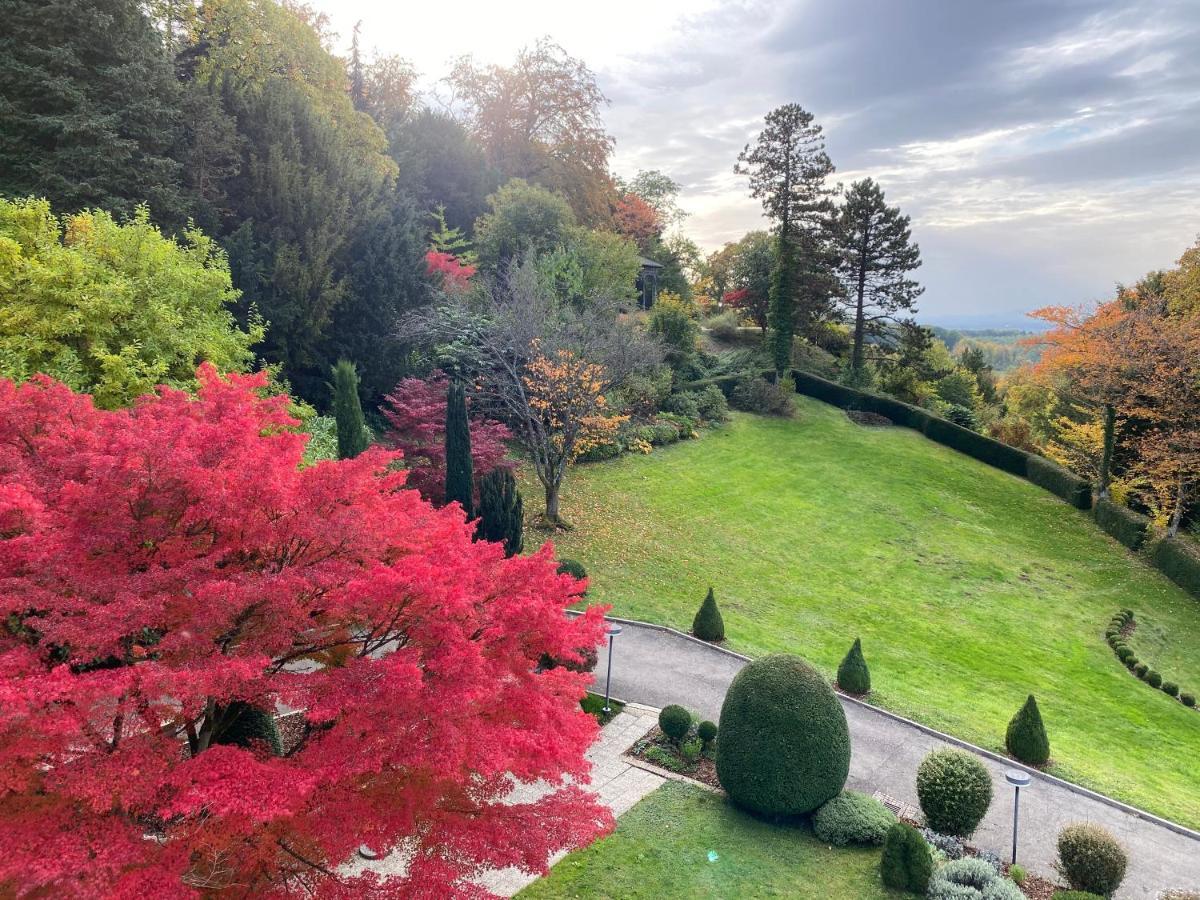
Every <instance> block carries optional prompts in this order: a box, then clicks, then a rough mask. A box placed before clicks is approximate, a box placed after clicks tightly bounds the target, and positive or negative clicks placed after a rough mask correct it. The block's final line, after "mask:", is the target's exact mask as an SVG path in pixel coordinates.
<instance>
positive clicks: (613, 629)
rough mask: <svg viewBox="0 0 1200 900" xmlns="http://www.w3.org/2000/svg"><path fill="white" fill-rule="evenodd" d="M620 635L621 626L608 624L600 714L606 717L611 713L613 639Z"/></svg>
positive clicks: (612, 623) (613, 623)
mask: <svg viewBox="0 0 1200 900" xmlns="http://www.w3.org/2000/svg"><path fill="white" fill-rule="evenodd" d="M620 633H621V626H620V625H618V624H617V623H616V622H610V623H609V625H608V632H607V634H608V675H607V676H606V677H605V679H604V709H603V710H602V712H603V713H604V714H605V715H606V716H607V715H608V714H609V713H611V712H612V709H611V708H610V707H609V701H608V698H609V688H610V687H611V686H612V657H613V638H615V637H616V636H617V635H618V634H620Z"/></svg>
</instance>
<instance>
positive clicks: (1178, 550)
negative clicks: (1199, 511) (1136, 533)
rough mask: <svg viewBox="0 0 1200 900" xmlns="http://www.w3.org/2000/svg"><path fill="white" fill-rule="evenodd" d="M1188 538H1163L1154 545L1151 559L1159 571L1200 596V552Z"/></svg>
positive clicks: (1194, 594) (1191, 592)
mask: <svg viewBox="0 0 1200 900" xmlns="http://www.w3.org/2000/svg"><path fill="white" fill-rule="evenodd" d="M1189 543H1190V541H1189V540H1188V539H1187V538H1178V537H1168V538H1163V539H1162V540H1161V541H1159V542H1158V544H1157V545H1156V546H1155V547H1154V551H1153V553H1152V554H1151V557H1150V558H1151V561H1152V562H1153V563H1154V567H1155V568H1156V569H1158V571H1160V572H1162V573H1163V574H1164V575H1166V576H1167V577H1168V578H1170V579H1171V580H1172V581H1173V582H1175V583H1176V584H1177V585H1179V586H1180V587H1181V588H1183V589H1184V590H1185V591H1187V592H1188V593H1190V594H1192V595H1193V596H1197V597H1200V553H1198V552H1197V551H1196V549H1195V548H1193V547H1190V546H1189Z"/></svg>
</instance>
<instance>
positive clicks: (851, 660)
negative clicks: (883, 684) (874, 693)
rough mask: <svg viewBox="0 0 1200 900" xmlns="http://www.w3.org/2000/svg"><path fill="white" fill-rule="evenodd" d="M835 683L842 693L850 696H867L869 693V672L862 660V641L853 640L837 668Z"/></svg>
mask: <svg viewBox="0 0 1200 900" xmlns="http://www.w3.org/2000/svg"><path fill="white" fill-rule="evenodd" d="M837 683H838V687H840V688H841V689H842V690H843V691H846V692H847V693H850V694H869V693H870V692H871V671H870V670H869V669H868V668H867V661H866V660H865V659H864V658H863V652H862V641H861V640H860V639H859V638H855V639H854V643H853V644H852V645H851V647H850V650H849V651H848V652H847V653H846V658H845V659H843V660H842V664H841V665H840V666H838V670H837Z"/></svg>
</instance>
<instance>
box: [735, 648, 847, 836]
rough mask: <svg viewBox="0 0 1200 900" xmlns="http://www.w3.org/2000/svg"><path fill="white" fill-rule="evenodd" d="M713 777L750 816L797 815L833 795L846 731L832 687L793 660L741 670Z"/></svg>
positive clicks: (843, 770) (841, 776)
mask: <svg viewBox="0 0 1200 900" xmlns="http://www.w3.org/2000/svg"><path fill="white" fill-rule="evenodd" d="M716 764H717V777H718V778H719V779H720V781H721V786H722V787H723V788H725V790H726V792H727V793H728V794H729V797H730V799H731V800H733V801H734V802H735V803H737V804H738V805H739V806H742V807H744V808H746V809H748V810H751V811H752V812H757V813H761V814H764V815H772V816H792V815H802V814H804V813H809V812H812V811H813V810H814V809H816V808H817V807H818V806H820V805H821V804H822V803H824V802H825V801H826V800H829V799H831V798H832V797H836V796H837V795H838V793H839V792H840V791H841V790H842V788H843V787H844V786H845V784H846V776H847V775H848V774H849V772H850V729H849V728H848V726H847V725H846V714H845V713H844V712H843V711H842V705H841V704H840V703H839V702H838V699H837V695H836V694H834V692H833V689H832V688H831V687H830V686H829V684H828V683H827V682H826V681H825V679H824V678H822V677H821V674H820V673H819V672H818V671H817V670H816V669H814V668H813V667H812V666H810V665H809V664H808V663H806V662H805V661H804V660H802V659H800V658H799V657H798V656H785V655H775V656H767V657H764V658H763V659H759V660H755V661H753V662H751V663H749V664H748V665H746V666H745V667H744V668H743V669H742V670H741V671H740V672H738V674H737V676H736V677H735V678H734V679H733V684H731V685H730V686H729V691H728V693H726V695H725V702H724V703H723V704H722V706H721V740H720V741H719V742H718V743H717V754H716Z"/></svg>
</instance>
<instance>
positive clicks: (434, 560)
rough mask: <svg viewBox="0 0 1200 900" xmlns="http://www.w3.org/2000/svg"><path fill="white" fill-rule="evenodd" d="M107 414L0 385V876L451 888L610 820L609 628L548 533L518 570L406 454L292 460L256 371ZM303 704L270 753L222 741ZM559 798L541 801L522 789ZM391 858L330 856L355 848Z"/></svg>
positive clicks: (414, 891) (252, 890)
mask: <svg viewBox="0 0 1200 900" xmlns="http://www.w3.org/2000/svg"><path fill="white" fill-rule="evenodd" d="M199 381H200V390H199V395H198V397H193V396H190V395H188V394H185V393H183V392H181V391H176V390H173V389H163V391H162V392H161V394H160V396H159V397H158V398H157V399H154V400H150V401H147V402H144V403H141V404H139V405H138V406H136V407H134V408H133V409H128V410H119V411H114V412H104V411H100V410H97V409H96V408H95V407H94V406H93V405H92V403H91V401H90V400H89V399H88V398H87V397H83V396H79V395H76V394H73V393H71V391H70V390H69V389H68V388H66V387H65V386H63V385H61V384H58V383H54V382H51V381H49V380H48V379H44V378H38V379H35V380H33V381H30V382H27V383H26V384H24V385H22V386H20V387H18V386H16V385H14V384H13V383H12V382H10V381H7V380H0V484H3V488H0V622H3V623H4V624H3V626H0V669H2V671H3V678H2V680H0V771H3V772H4V773H5V775H4V790H3V792H0V845H2V846H3V847H4V853H3V854H0V884H3V885H4V886H5V889H6V891H8V892H10V893H18V894H29V895H37V896H57V897H100V896H104V897H119V896H185V895H188V896H190V895H194V894H206V895H220V894H223V893H225V892H229V893H237V894H239V895H248V896H280V897H282V896H296V895H300V894H304V895H311V896H317V897H347V896H364V895H367V894H379V895H381V896H395V897H400V896H405V897H411V896H450V895H452V894H455V893H458V892H461V891H463V890H464V888H463V881H462V880H463V879H466V878H470V877H471V876H473V875H477V874H478V873H479V872H480V871H481V870H483V869H487V868H492V867H504V866H509V865H513V866H517V867H519V868H521V869H524V870H528V871H533V872H537V871H541V870H544V868H545V866H546V864H547V861H548V859H549V857H550V854H552V853H553V852H555V851H556V850H559V849H565V848H570V847H575V846H578V845H580V844H581V843H584V842H586V841H588V840H591V839H592V838H593V837H595V836H596V834H597V833H598V832H601V831H603V830H604V829H605V828H606V827H608V826H609V825H610V823H611V817H610V815H609V814H608V812H607V811H605V810H604V809H603V808H602V807H600V806H599V805H598V804H597V803H596V802H595V801H594V800H593V799H592V798H591V797H590V796H589V795H587V794H586V793H585V792H584V791H583V790H582V789H581V788H580V787H578V786H575V785H569V784H567V782H566V781H565V778H566V776H572V777H574V778H577V779H582V778H583V777H584V776H585V774H586V772H587V764H586V762H585V759H584V755H583V754H584V751H585V749H586V748H587V746H588V745H589V744H590V743H591V741H592V740H593V739H594V737H595V735H596V724H595V721H594V720H593V719H592V718H591V717H590V716H588V715H586V714H585V713H583V712H582V711H581V710H580V708H579V700H580V698H581V697H582V695H583V690H584V686H585V684H586V682H587V681H588V678H589V676H586V675H581V674H578V673H575V672H572V671H570V670H569V669H567V668H565V667H560V668H556V669H553V670H550V671H539V669H538V666H537V663H538V660H539V659H540V658H541V657H542V656H543V655H546V654H548V655H550V656H552V657H555V658H568V659H578V658H579V653H578V649H577V648H580V647H593V646H596V645H597V644H598V643H599V642H600V641H601V640H602V627H603V623H602V620H601V618H600V615H599V614H600V612H601V610H600V609H599V608H593V609H592V610H590V611H589V612H588V613H586V614H585V615H583V616H582V617H580V618H577V619H574V620H571V619H568V618H567V617H565V616H564V615H563V610H564V608H565V607H566V606H567V605H569V604H571V603H573V602H575V601H577V600H578V599H579V597H578V589H579V587H580V585H578V584H577V583H576V582H575V581H574V579H572V578H570V577H568V576H561V575H558V574H557V572H556V571H555V561H554V559H553V557H552V551H551V550H550V548H549V547H544V548H543V549H542V550H541V551H539V552H538V553H536V554H534V555H532V556H528V557H520V556H518V557H513V558H511V559H505V558H504V556H503V552H502V549H501V548H500V547H499V546H497V545H494V544H489V543H487V542H476V541H473V540H472V534H471V531H472V530H473V529H472V528H471V526H470V525H468V524H467V523H466V522H465V521H464V520H463V517H462V514H461V512H459V511H458V510H456V509H449V508H448V509H443V510H435V509H434V508H432V507H431V506H430V505H429V504H428V503H426V502H425V501H424V500H422V499H421V498H420V497H419V496H418V494H417V493H416V492H415V491H406V490H399V488H400V487H402V486H403V483H404V478H405V475H404V473H403V472H402V471H399V470H398V469H397V468H396V466H395V465H394V464H395V463H396V462H397V461H398V456H397V454H395V453H389V452H386V451H384V450H382V449H379V448H372V449H370V450H368V451H366V452H365V453H363V454H362V455H360V456H358V457H356V458H355V459H352V460H344V461H340V462H326V463H322V464H319V465H315V466H309V467H307V468H303V469H302V468H300V466H299V463H300V457H301V452H302V450H303V438H302V437H301V436H300V435H298V434H297V433H295V432H294V430H293V426H294V425H295V421H294V420H292V419H290V418H289V417H288V415H287V414H286V399H285V398H281V397H265V396H264V395H263V388H264V386H265V384H266V379H265V376H262V375H259V376H254V377H243V376H231V377H230V378H229V379H228V380H224V379H222V378H220V377H219V376H218V375H217V374H216V373H215V372H214V371H213V370H212V369H211V368H204V369H202V370H201V372H200V375H199ZM239 703H245V704H249V705H251V706H253V707H256V708H258V709H261V710H295V711H296V712H295V713H294V714H293V715H294V716H295V718H296V720H297V721H298V727H294V728H291V729H288V731H289V733H290V737H289V738H288V740H287V742H286V744H285V745H284V746H282V747H281V749H282V750H283V755H282V756H277V755H275V754H274V753H272V752H270V750H269V749H268V746H267V745H266V744H263V743H261V742H257V743H256V742H255V741H253V740H251V741H249V742H247V743H249V744H250V746H239V745H237V744H229V743H225V742H224V741H223V737H224V736H226V735H228V733H229V729H230V728H232V727H233V726H234V721H233V719H234V718H237V717H230V716H227V715H225V714H223V711H226V710H231V709H237V708H238V707H237V706H236V705H237V704H239ZM533 782H539V783H543V784H547V785H549V786H550V792H549V793H548V794H547V795H545V796H543V797H542V799H540V800H525V799H520V798H518V797H514V796H513V794H512V791H513V788H514V787H515V786H518V785H521V784H528V783H533ZM362 844H366V845H368V846H370V847H371V848H373V849H374V850H375V851H377V852H379V853H383V854H388V853H392V852H399V853H402V854H403V860H404V865H402V866H396V867H394V868H392V869H391V871H392V872H393V873H395V874H391V875H388V876H377V875H375V874H372V873H365V874H352V873H351V872H348V871H346V870H345V869H344V868H343V863H345V862H347V861H349V860H350V859H351V858H352V856H353V854H354V851H355V849H356V848H357V847H359V846H361V845H362Z"/></svg>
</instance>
